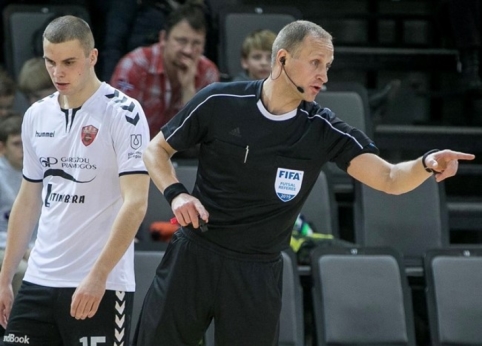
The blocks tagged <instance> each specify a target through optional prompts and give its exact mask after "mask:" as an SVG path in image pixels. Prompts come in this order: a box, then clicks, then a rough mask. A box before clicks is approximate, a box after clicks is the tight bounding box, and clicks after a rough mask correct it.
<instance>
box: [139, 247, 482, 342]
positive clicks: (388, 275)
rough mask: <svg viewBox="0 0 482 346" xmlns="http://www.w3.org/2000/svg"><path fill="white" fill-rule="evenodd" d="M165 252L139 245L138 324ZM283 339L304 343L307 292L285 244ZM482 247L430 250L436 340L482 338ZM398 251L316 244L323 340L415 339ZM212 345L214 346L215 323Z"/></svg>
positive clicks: (314, 269)
mask: <svg viewBox="0 0 482 346" xmlns="http://www.w3.org/2000/svg"><path fill="white" fill-rule="evenodd" d="M163 254H164V252H161V251H136V252H135V270H136V285H137V286H136V293H135V296H134V314H133V329H134V327H135V325H136V323H137V321H138V318H139V313H140V310H141V306H142V301H143V299H144V296H145V294H146V292H147V289H148V287H149V285H150V284H151V282H152V278H153V277H154V274H155V269H156V267H157V265H158V263H159V262H160V260H161V259H162V256H163ZM282 255H283V263H284V268H283V297H282V310H281V316H280V339H279V346H288V345H290V346H304V345H305V340H304V338H305V337H304V317H303V316H304V314H303V302H302V300H303V297H302V289H301V285H300V279H299V276H298V268H297V265H296V257H295V254H294V253H293V252H292V251H290V250H287V251H284V252H283V253H282ZM481 266H482V249H481V248H458V249H447V248H445V249H438V250H431V251H428V252H427V253H426V255H425V257H424V267H425V278H426V295H427V308H428V318H429V324H430V331H431V344H432V345H434V346H450V345H480V340H482V329H481V328H480V325H481V323H482V303H481V301H480V299H479V290H480V287H481V285H482V272H481V271H480V270H479V269H480V267H481ZM405 269H406V267H405V265H404V263H403V259H402V256H401V255H400V253H399V252H397V251H395V250H393V249H392V248H388V247H352V248H336V247H333V248H318V249H316V250H315V251H314V252H313V255H312V265H311V276H312V282H313V287H312V292H311V294H312V301H313V313H314V318H315V323H314V325H315V335H316V342H317V345H318V346H330V345H385V346H389V345H399V346H400V345H406V346H415V345H416V341H415V340H416V338H415V329H414V317H413V316H414V315H413V311H412V301H411V293H410V288H409V285H408V280H407V276H406V273H405ZM205 345H206V346H215V345H216V343H215V324H214V323H213V324H212V325H211V327H210V328H209V329H208V331H207V333H206V337H205Z"/></svg>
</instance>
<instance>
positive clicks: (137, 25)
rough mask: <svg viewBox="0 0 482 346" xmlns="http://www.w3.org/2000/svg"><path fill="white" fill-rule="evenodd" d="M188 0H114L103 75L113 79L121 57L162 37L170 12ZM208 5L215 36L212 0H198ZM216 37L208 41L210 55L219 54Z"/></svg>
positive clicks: (210, 31) (108, 16) (211, 33)
mask: <svg viewBox="0 0 482 346" xmlns="http://www.w3.org/2000/svg"><path fill="white" fill-rule="evenodd" d="M186 2H187V1H186V0H177V1H176V0H161V1H156V0H120V1H118V0H115V1H113V0H111V1H110V6H109V11H108V13H107V14H106V25H105V26H106V30H105V37H104V40H103V41H104V49H103V53H102V67H101V71H102V78H103V79H104V80H106V81H108V80H110V78H111V77H112V73H113V72H114V69H115V67H116V65H117V63H118V62H119V60H120V59H121V58H122V57H123V56H124V55H125V54H126V53H128V52H130V51H133V50H134V49H136V48H138V47H145V46H150V45H152V44H154V43H156V42H157V41H158V40H159V32H160V31H161V30H163V29H165V24H166V21H167V18H168V17H169V15H170V14H171V13H172V12H173V11H175V10H177V9H178V8H179V7H180V6H182V5H183V4H185V3H186ZM196 2H197V3H199V4H200V5H203V6H204V13H205V17H206V22H207V29H206V30H207V35H206V37H211V38H215V37H216V35H215V34H214V27H213V25H211V24H212V23H213V20H212V15H211V9H210V7H209V2H207V1H204V0H198V1H196ZM214 43H215V42H213V39H208V40H207V42H206V51H207V53H206V54H207V56H208V57H209V58H210V59H211V60H212V59H213V58H215V52H216V50H217V47H216V46H215V44H214Z"/></svg>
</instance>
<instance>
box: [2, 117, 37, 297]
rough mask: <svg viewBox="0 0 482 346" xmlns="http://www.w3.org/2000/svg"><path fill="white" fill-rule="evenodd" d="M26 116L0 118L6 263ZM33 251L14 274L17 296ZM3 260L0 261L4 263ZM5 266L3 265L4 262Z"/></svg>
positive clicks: (3, 232)
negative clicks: (9, 225)
mask: <svg viewBox="0 0 482 346" xmlns="http://www.w3.org/2000/svg"><path fill="white" fill-rule="evenodd" d="M21 131H22V116H20V115H11V116H9V117H7V118H3V119H1V120H0V151H1V152H2V153H3V156H2V157H0V261H1V262H3V256H4V254H5V245H6V244H7V227H8V219H9V216H10V210H11V209H12V206H13V202H14V201H15V198H16V197H17V194H18V191H19V189H20V184H21V182H22V167H23V147H22V137H21ZM29 253H30V250H27V252H26V253H25V256H24V258H23V259H22V260H21V262H20V265H19V266H18V269H17V271H16V273H15V275H14V277H13V281H12V288H13V292H14V294H15V295H16V294H17V292H18V290H19V288H20V285H21V284H22V279H23V276H24V274H25V271H26V270H27V259H28V254H29ZM1 262H0V263H1ZM0 266H1V264H0Z"/></svg>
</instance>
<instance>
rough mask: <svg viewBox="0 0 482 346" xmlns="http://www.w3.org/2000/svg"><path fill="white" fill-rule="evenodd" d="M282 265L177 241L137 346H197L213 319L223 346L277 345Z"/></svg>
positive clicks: (273, 258)
mask: <svg viewBox="0 0 482 346" xmlns="http://www.w3.org/2000/svg"><path fill="white" fill-rule="evenodd" d="M282 274H283V261H282V257H281V255H279V254H273V255H246V254H239V253H235V252H232V251H229V250H226V249H223V248H220V247H218V246H216V245H214V244H212V243H210V242H207V241H206V240H204V239H202V238H200V237H199V236H198V235H197V234H195V233H193V231H191V230H189V229H181V230H180V231H178V232H176V233H175V234H174V236H173V239H172V241H171V243H170V244H169V246H168V248H167V250H166V253H165V255H164V256H163V259H162V261H161V264H160V265H159V267H158V268H157V271H156V276H155V278H154V281H153V283H152V285H151V287H150V288H149V291H148V292H147V295H146V298H145V300H144V304H143V308H142V312H141V316H140V319H139V324H138V326H137V329H136V335H135V336H134V345H137V346H172V345H176V346H197V345H198V344H199V341H200V340H201V339H202V338H203V336H204V333H205V331H206V329H207V327H208V326H209V324H210V322H211V320H212V319H213V318H214V322H215V340H216V345H218V346H247V345H249V346H271V345H277V344H278V333H279V315H280V311H281V288H282Z"/></svg>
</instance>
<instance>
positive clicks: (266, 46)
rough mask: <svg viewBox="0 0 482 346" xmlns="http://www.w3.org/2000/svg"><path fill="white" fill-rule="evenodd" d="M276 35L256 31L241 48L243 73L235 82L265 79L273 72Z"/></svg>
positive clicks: (264, 31) (268, 31) (267, 31)
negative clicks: (272, 58)
mask: <svg viewBox="0 0 482 346" xmlns="http://www.w3.org/2000/svg"><path fill="white" fill-rule="evenodd" d="M275 38H276V34H275V33H274V32H272V31H271V30H255V31H253V32H251V33H250V34H249V35H248V36H246V38H245V39H244V41H243V44H242V46H241V66H242V67H243V70H244V71H243V72H241V73H240V74H238V75H237V76H236V77H234V79H233V81H247V80H253V79H265V78H267V77H268V76H269V74H270V72H271V48H272V46H273V42H274V39H275Z"/></svg>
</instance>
